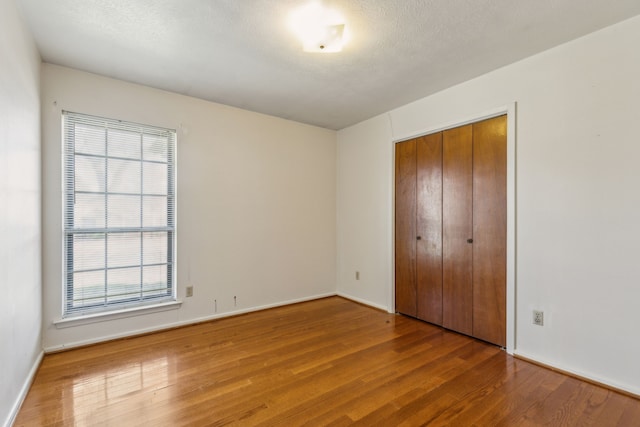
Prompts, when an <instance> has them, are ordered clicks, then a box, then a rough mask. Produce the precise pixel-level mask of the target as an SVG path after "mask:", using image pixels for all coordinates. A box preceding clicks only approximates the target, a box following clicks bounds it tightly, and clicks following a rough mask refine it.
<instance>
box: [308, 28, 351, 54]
mask: <svg viewBox="0 0 640 427" xmlns="http://www.w3.org/2000/svg"><path fill="white" fill-rule="evenodd" d="M343 33H344V24H340V25H327V26H326V27H322V28H318V31H317V34H316V35H315V37H310V38H309V39H307V40H303V43H302V48H303V50H304V51H305V52H327V53H328V52H340V51H341V50H342V46H343V38H342V36H343Z"/></svg>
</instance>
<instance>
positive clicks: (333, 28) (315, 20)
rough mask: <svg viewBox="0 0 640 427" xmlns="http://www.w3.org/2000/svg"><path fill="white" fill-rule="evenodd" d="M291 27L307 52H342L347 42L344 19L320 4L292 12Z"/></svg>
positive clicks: (315, 3) (313, 4)
mask: <svg viewBox="0 0 640 427" xmlns="http://www.w3.org/2000/svg"><path fill="white" fill-rule="evenodd" d="M289 26H290V27H291V30H292V31H293V32H294V33H295V34H296V35H297V36H298V38H299V39H300V40H301V41H302V48H303V50H304V51H305V52H322V53H329V52H340V51H341V50H342V47H343V46H344V44H345V41H346V32H345V28H344V18H343V17H342V15H340V13H338V12H337V11H335V10H332V9H327V8H325V7H324V6H322V4H321V3H320V2H313V3H309V4H307V5H305V6H302V7H300V8H298V9H296V10H294V11H293V12H291V15H290V16H289Z"/></svg>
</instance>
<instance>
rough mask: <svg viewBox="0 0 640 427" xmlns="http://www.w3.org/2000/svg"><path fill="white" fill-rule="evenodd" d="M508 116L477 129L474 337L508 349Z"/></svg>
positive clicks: (474, 150) (475, 151)
mask: <svg viewBox="0 0 640 427" xmlns="http://www.w3.org/2000/svg"><path fill="white" fill-rule="evenodd" d="M506 266H507V116H506V115H505V116H500V117H495V118H492V119H489V120H484V121H481V122H477V123H474V124H473V334H472V335H473V336H474V337H476V338H480V339H483V340H485V341H489V342H492V343H494V344H498V345H500V346H502V347H504V346H506V334H507V331H506V324H507V314H506V306H507V302H506V286H507V267H506Z"/></svg>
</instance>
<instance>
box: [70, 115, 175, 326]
mask: <svg viewBox="0 0 640 427" xmlns="http://www.w3.org/2000/svg"><path fill="white" fill-rule="evenodd" d="M77 125H85V126H90V127H94V128H99V129H101V131H103V132H104V143H103V146H102V147H103V148H104V153H103V154H87V153H86V152H85V153H82V152H78V151H77V150H76V144H77V139H76V131H77ZM109 130H112V131H120V132H131V133H133V134H137V136H138V137H139V138H140V140H139V144H140V154H139V158H135V157H129V158H127V157H121V156H118V155H113V156H110V155H109V154H110V153H109V144H110V136H109ZM145 135H147V136H152V137H160V139H166V145H163V146H162V148H163V149H166V161H161V160H157V159H155V160H153V159H149V158H145V154H144V153H145V150H144V146H145V145H144V144H145V138H144V136H145ZM62 151H63V153H62V159H63V165H62V181H63V182H62V185H63V188H62V190H63V191H62V201H63V207H62V210H63V216H62V234H63V242H62V246H63V266H62V268H63V297H62V314H63V319H65V318H77V317H79V316H93V315H104V314H109V313H114V312H119V311H123V310H127V311H129V310H132V309H136V308H140V309H147V308H149V307H153V306H155V305H166V304H167V303H171V302H175V301H176V297H177V286H176V277H177V276H176V241H177V239H176V231H177V229H176V228H177V227H176V151H177V132H176V131H175V130H174V129H168V128H163V127H158V126H152V125H145V124H140V123H134V122H128V121H124V120H118V119H111V118H107V117H100V116H93V115H88V114H83V113H76V112H71V111H62ZM78 156H80V157H82V158H85V159H86V158H98V159H104V189H103V191H99V190H97V191H95V192H93V193H92V194H100V195H104V197H105V200H104V204H103V205H101V206H102V207H103V208H104V226H103V227H84V228H82V227H76V226H75V224H76V219H77V217H78V215H76V208H75V204H76V200H77V194H78V193H82V192H79V191H77V188H76V181H77V176H78V175H79V171H78V169H77V168H76V163H77V159H78ZM110 160H111V161H114V160H115V161H118V160H125V161H126V162H132V161H133V162H137V163H138V164H139V168H140V171H141V172H140V184H139V185H140V188H139V191H137V192H129V193H126V194H124V195H125V196H132V197H139V198H140V207H139V211H140V217H141V221H140V224H139V227H131V226H129V227H126V226H122V227H115V226H114V227H111V226H110V224H109V220H108V219H109V215H108V207H109V203H110V202H109V200H110V195H111V196H113V193H116V195H118V194H117V193H118V192H111V191H110V188H109V185H108V182H109V173H110V172H109V164H110ZM152 163H155V164H163V165H166V174H167V178H166V179H167V188H166V194H163V193H158V194H152V193H145V188H144V182H145V181H143V176H144V175H143V174H144V170H145V165H149V164H152ZM85 193H86V192H85ZM158 195H159V196H162V197H166V224H165V225H163V226H145V223H144V219H143V212H144V201H145V197H146V198H147V199H148V200H151V199H153V197H154V196H158ZM124 233H127V234H128V235H129V236H131V235H133V236H135V234H136V233H138V234H139V239H140V246H139V248H140V260H139V262H138V263H137V264H132V265H131V267H132V268H138V269H139V270H140V281H139V282H138V283H137V284H134V286H136V285H137V286H138V289H139V295H138V296H136V295H135V294H134V293H132V292H127V293H126V294H123V295H124V296H125V298H121V299H119V300H111V301H110V297H111V299H113V295H110V290H109V285H108V272H109V271H110V270H116V269H118V268H119V269H120V270H122V269H124V268H126V267H123V266H120V267H110V266H109V262H108V258H109V252H108V241H109V240H108V239H109V238H110V237H113V236H116V235H118V234H120V235H122V236H124ZM148 233H159V234H164V233H166V240H167V242H166V257H163V258H162V259H163V261H162V262H159V263H156V264H146V263H145V260H144V248H145V245H144V239H145V237H149V234H148ZM91 234H103V235H104V236H103V239H104V241H105V249H104V253H103V257H104V265H103V267H101V268H100V267H97V268H93V269H91V270H74V264H75V263H76V262H77V261H76V260H77V259H78V258H79V257H78V256H77V254H74V237H76V236H82V235H85V236H88V235H91ZM163 255H164V254H163ZM154 266H160V267H163V266H164V267H166V284H165V286H164V287H161V288H157V289H152V290H147V291H146V292H147V293H149V292H151V295H145V282H144V278H143V275H144V268H145V267H154ZM78 271H80V272H86V271H91V272H99V271H103V272H104V274H105V277H104V281H103V283H102V285H103V286H104V290H103V293H102V294H99V295H97V296H94V297H93V298H90V297H87V298H88V299H98V298H101V299H102V301H101V302H95V303H90V304H85V303H84V300H82V301H83V302H81V303H80V304H79V305H76V304H75V300H74V291H76V287H75V285H74V273H77V272H78ZM163 284H164V283H163ZM132 288H133V287H132ZM154 291H159V293H158V292H156V293H154ZM129 295H130V296H131V297H130V298H126V296H129Z"/></svg>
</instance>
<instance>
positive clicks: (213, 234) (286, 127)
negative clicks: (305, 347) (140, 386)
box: [42, 64, 336, 350]
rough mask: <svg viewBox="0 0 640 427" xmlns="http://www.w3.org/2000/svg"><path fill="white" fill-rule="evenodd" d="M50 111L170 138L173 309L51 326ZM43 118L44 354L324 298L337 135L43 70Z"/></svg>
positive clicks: (58, 224)
mask: <svg viewBox="0 0 640 427" xmlns="http://www.w3.org/2000/svg"><path fill="white" fill-rule="evenodd" d="M61 110H69V111H76V112H82V113H87V114H94V115H101V116H106V117H112V118H117V119H123V120H129V121H134V122H139V123H146V124H151V125H158V126H163V127H169V128H174V129H177V130H178V150H177V159H178V160H177V161H178V166H177V170H178V172H177V174H178V179H177V200H178V203H177V208H178V213H177V214H178V217H177V218H178V222H177V227H178V240H177V246H178V249H177V251H178V252H177V254H178V260H177V261H178V265H177V271H178V277H177V284H178V288H179V298H180V299H182V300H183V304H182V306H181V307H180V308H179V309H177V310H170V311H163V312H159V313H151V314H146V315H141V316H136V317H128V318H124V319H117V320H110V321H105V322H98V323H91V324H87V325H81V326H74V327H69V328H58V327H56V326H55V325H54V324H53V322H54V321H55V320H57V319H60V317H61V305H62V293H61V292H62V288H63V284H62V268H61V266H62V258H61V257H62V253H61V247H62V243H61V242H62V239H61V230H62V219H61V211H62V206H61V200H62V197H61V166H60V165H61V157H60V156H61V142H60V135H61ZM42 111H43V114H42V125H43V128H42V132H43V174H44V189H43V190H44V195H45V197H44V217H45V219H44V222H43V224H44V230H43V232H44V260H43V261H44V262H43V266H44V275H43V280H44V319H43V325H44V346H45V349H46V350H49V349H57V348H61V347H67V346H72V345H76V344H80V343H87V342H93V341H98V340H101V339H104V338H108V337H115V336H123V335H128V334H132V333H136V332H140V331H146V330H153V329H157V328H161V327H167V326H172V325H177V324H184V323H190V322H193V321H197V320H201V319H206V318H211V317H213V316H220V315H229V314H231V313H236V312H241V311H246V310H253V309H256V308H260V307H264V306H270V305H277V304H282V303H285V302H289V301H297V300H303V299H308V298H314V297H317V296H323V295H328V294H335V289H336V268H335V264H336V259H335V246H336V242H335V236H336V220H335V211H336V208H335V197H336V190H335V188H336V132H334V131H330V130H326V129H321V128H317V127H313V126H308V125H303V124H300V123H296V122H291V121H287V120H283V119H279V118H275V117H270V116H266V115H261V114H257V113H252V112H248V111H244V110H240V109H237V108H231V107H227V106H223V105H219V104H214V103H210V102H205V101H202V100H198V99H195V98H190V97H186V96H182V95H177V94H173V93H169V92H163V91H159V90H155V89H151V88H148V87H144V86H139V85H134V84H129V83H125V82H122V81H117V80H113V79H108V78H105V77H100V76H96V75H93V74H88V73H84V72H80V71H76V70H71V69H68V68H63V67H59V66H55V65H49V64H45V65H44V66H43V70H42ZM187 284H190V285H192V286H193V287H194V296H193V297H192V298H185V297H184V292H185V290H184V288H185V286H186V285H187ZM234 296H237V306H234V299H233V297H234ZM214 300H217V312H216V311H214V308H215V305H214Z"/></svg>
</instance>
